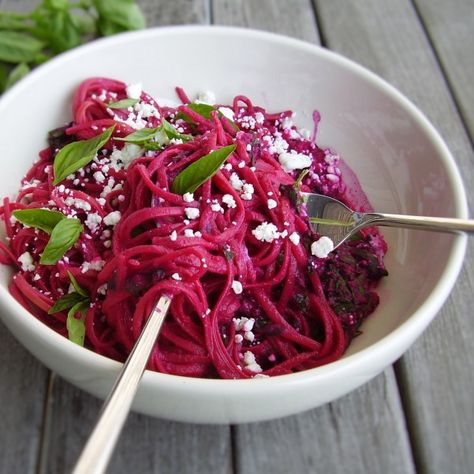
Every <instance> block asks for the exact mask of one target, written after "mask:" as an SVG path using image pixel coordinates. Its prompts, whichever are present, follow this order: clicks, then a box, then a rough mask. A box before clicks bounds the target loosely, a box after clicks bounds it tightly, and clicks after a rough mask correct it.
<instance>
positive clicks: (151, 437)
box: [40, 377, 231, 474]
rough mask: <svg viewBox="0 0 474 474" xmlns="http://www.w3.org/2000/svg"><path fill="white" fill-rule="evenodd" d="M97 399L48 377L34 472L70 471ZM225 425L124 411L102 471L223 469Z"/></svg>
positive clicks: (223, 472)
mask: <svg viewBox="0 0 474 474" xmlns="http://www.w3.org/2000/svg"><path fill="white" fill-rule="evenodd" d="M101 406H102V402H101V401H100V400H98V399H96V398H95V397H92V396H90V395H88V394H86V393H84V392H82V391H81V390H79V389H77V388H75V387H73V386H72V385H70V384H69V383H67V382H65V381H64V380H62V379H60V378H59V377H58V378H56V379H55V380H54V384H53V390H52V396H51V398H50V406H49V409H48V411H49V418H48V423H47V439H48V442H47V443H45V444H44V450H45V451H44V453H43V463H42V466H41V469H40V473H44V474H49V473H66V472H70V471H71V469H72V467H73V465H74V463H75V461H76V459H77V457H78V456H79V454H80V452H81V449H82V447H83V446H84V444H85V442H86V440H87V437H88V436H89V433H90V431H91V430H92V427H93V425H94V423H95V421H96V420H97V415H98V413H99V410H100V407H101ZM230 446H231V445H230V429H229V428H228V427H219V426H203V425H189V424H184V423H172V422H169V421H163V420H157V419H154V418H150V417H147V416H143V415H138V414H134V413H132V414H130V416H129V418H128V420H127V422H126V424H125V427H124V430H123V432H122V435H121V437H120V439H119V442H118V445H117V448H116V450H115V452H114V455H113V457H112V460H111V464H110V466H109V468H108V471H107V472H110V473H114V474H122V473H123V474H129V473H151V472H159V473H160V474H176V473H180V474H181V473H183V474H188V473H189V474H191V473H216V474H227V473H228V472H229V471H230V466H231V452H230V449H231V448H230Z"/></svg>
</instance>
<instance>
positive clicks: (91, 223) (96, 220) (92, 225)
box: [85, 212, 102, 232]
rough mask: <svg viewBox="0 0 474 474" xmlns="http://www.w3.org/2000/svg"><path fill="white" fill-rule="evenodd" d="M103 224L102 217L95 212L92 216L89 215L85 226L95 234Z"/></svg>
mask: <svg viewBox="0 0 474 474" xmlns="http://www.w3.org/2000/svg"><path fill="white" fill-rule="evenodd" d="M101 222H102V217H100V215H99V214H97V213H96V212H93V213H92V214H87V219H86V221H85V224H86V226H87V227H89V229H90V230H91V231H92V232H95V231H96V230H97V228H98V227H99V225H100V223H101Z"/></svg>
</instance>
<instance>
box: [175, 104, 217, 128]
mask: <svg viewBox="0 0 474 474" xmlns="http://www.w3.org/2000/svg"><path fill="white" fill-rule="evenodd" d="M186 107H188V108H189V109H191V110H192V111H193V112H196V113H197V114H199V115H202V116H203V117H204V118H207V119H208V120H211V113H212V112H213V111H214V110H216V108H215V107H214V106H213V105H209V104H200V103H195V102H193V103H192V104H186ZM177 118H181V119H183V120H184V121H185V122H188V123H189V122H192V121H193V119H192V118H191V117H190V116H189V115H187V114H186V112H178V116H177Z"/></svg>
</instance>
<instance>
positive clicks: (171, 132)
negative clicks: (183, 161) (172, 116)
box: [161, 119, 193, 142]
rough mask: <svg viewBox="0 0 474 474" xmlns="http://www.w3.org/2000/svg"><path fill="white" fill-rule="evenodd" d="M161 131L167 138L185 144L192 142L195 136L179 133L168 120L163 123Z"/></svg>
mask: <svg viewBox="0 0 474 474" xmlns="http://www.w3.org/2000/svg"><path fill="white" fill-rule="evenodd" d="M161 129H162V130H163V132H165V133H166V135H167V137H168V138H169V139H170V140H172V139H173V138H174V139H176V140H183V142H188V141H189V140H192V138H193V136H192V135H188V134H187V133H179V132H178V131H177V130H176V128H175V127H173V125H171V124H170V123H169V122H168V121H167V120H165V119H163V120H162V122H161Z"/></svg>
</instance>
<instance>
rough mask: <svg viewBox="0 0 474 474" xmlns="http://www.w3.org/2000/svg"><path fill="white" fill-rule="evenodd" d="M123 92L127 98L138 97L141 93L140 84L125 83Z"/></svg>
mask: <svg viewBox="0 0 474 474" xmlns="http://www.w3.org/2000/svg"><path fill="white" fill-rule="evenodd" d="M125 93H126V94H127V97H128V98H129V99H139V98H140V97H141V95H142V84H141V83H140V82H139V83H137V84H127V87H126V88H125Z"/></svg>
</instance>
